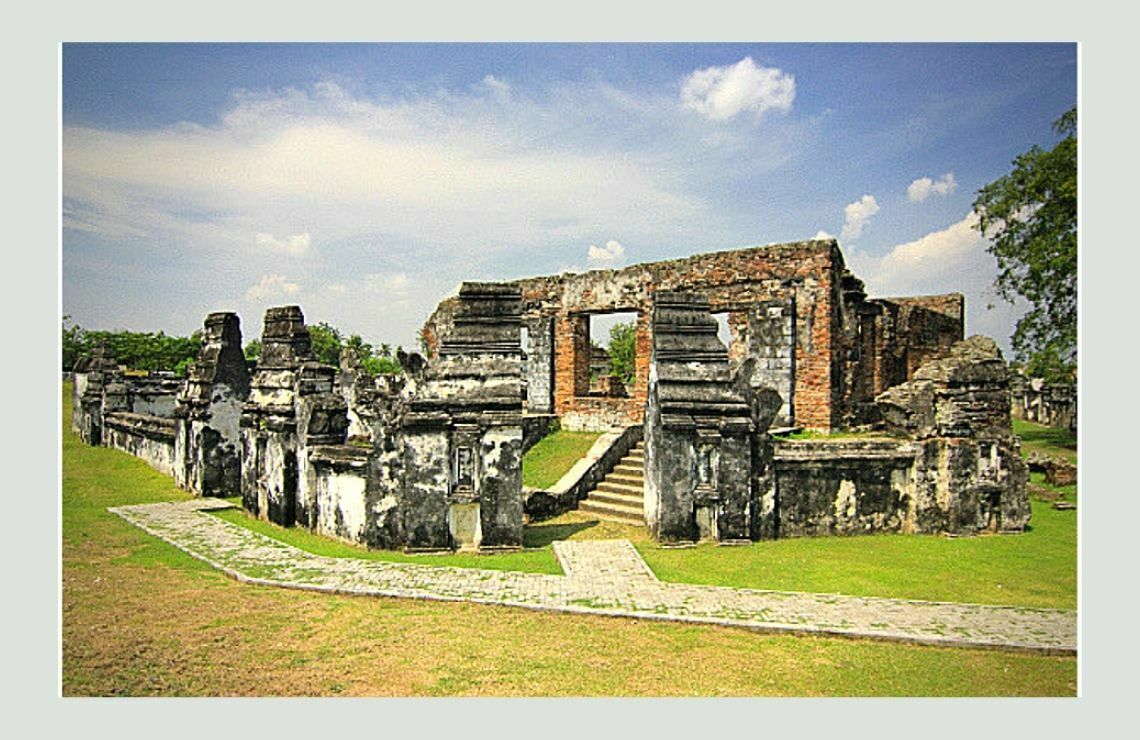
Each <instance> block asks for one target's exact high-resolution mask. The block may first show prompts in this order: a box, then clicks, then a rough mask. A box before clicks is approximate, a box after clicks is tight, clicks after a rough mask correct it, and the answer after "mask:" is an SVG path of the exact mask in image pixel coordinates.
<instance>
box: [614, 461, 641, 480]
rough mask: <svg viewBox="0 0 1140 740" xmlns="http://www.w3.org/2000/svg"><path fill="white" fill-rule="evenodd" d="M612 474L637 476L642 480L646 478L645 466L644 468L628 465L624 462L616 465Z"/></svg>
mask: <svg viewBox="0 0 1140 740" xmlns="http://www.w3.org/2000/svg"><path fill="white" fill-rule="evenodd" d="M612 472H614V473H617V474H618V475H636V476H640V477H642V478H644V477H645V467H644V466H642V465H626V464H625V463H624V462H620V463H618V464H617V465H615V466H614V469H613V471H612Z"/></svg>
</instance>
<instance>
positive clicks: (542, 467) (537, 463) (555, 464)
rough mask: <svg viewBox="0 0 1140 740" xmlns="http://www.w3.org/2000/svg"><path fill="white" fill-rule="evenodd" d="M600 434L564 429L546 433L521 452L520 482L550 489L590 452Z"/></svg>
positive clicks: (531, 486) (532, 486) (529, 486)
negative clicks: (522, 453)
mask: <svg viewBox="0 0 1140 740" xmlns="http://www.w3.org/2000/svg"><path fill="white" fill-rule="evenodd" d="M600 436H602V435H601V433H600V432H568V431H565V430H559V431H557V432H554V433H552V434H548V435H546V436H545V437H543V438H542V439H540V440H539V441H538V443H537V444H535V446H534V447H531V448H530V449H529V450H527V452H526V454H525V455H523V464H522V478H523V485H524V486H527V487H528V488H550V487H551V486H553V485H554V484H555V483H557V482H558V480H559V479H560V478H561V477H562V476H563V475H565V474H566V472H567V471H569V470H570V468H572V467H573V466H574V463H576V462H578V461H579V460H581V459H582V458H583V457H584V456H585V455H586V453H587V452H589V451H590V448H591V447H592V446H593V445H594V442H595V441H597V439H598V437H600Z"/></svg>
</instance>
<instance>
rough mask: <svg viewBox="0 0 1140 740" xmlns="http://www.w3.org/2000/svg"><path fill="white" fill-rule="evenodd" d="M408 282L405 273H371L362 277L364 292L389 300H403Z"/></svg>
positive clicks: (406, 292)
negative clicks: (385, 297) (388, 298)
mask: <svg viewBox="0 0 1140 740" xmlns="http://www.w3.org/2000/svg"><path fill="white" fill-rule="evenodd" d="M408 287H409V280H408V276H407V274H405V273H402V272H398V273H383V272H372V273H369V274H367V275H365V276H364V290H366V291H368V292H369V293H375V294H379V295H383V296H388V297H390V298H403V297H405V296H406V295H407V294H408Z"/></svg>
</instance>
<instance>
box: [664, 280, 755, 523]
mask: <svg viewBox="0 0 1140 740" xmlns="http://www.w3.org/2000/svg"><path fill="white" fill-rule="evenodd" d="M718 328H719V327H718V324H717V321H716V319H715V318H713V316H712V315H711V314H710V313H709V304H708V301H707V300H706V299H705V298H704V297H702V296H699V295H696V294H690V293H677V292H669V291H658V292H657V294H656V295H655V302H654V308H653V313H652V333H653V349H652V354H651V357H650V363H651V364H650V373H649V404H648V407H647V410H646V416H645V512H646V522H647V524H648V525H649V529H650V532H651V533H652V534H653V536H654V537H656V538H657V539H660V540H663V541H666V542H673V541H692V540H697V539H716V540H722V541H723V540H740V539H749V538H750V536H751V533H752V530H753V528H754V527H753V523H752V521H751V514H752V507H751V501H752V492H751V481H752V439H751V437H752V434H753V432H754V430H755V424H754V421H753V414H752V407H751V404H750V401H749V399H748V397H747V395H746V393H745V389H747V387H748V386H747V383H745V382H742V381H740V380H739V378H737V377H734V376H733V374H732V373H731V371H730V369H729V364H728V350H727V348H726V347H725V346H724V345H723V344H722V343H721V342H720V340H719V339H718V338H717V331H718Z"/></svg>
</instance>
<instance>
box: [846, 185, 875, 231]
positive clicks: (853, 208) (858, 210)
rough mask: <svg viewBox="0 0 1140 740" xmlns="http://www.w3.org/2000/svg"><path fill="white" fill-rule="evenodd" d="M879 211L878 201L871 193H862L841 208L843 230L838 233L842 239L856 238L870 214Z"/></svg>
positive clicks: (872, 214)
mask: <svg viewBox="0 0 1140 740" xmlns="http://www.w3.org/2000/svg"><path fill="white" fill-rule="evenodd" d="M878 212H879V203H878V201H876V200H875V196H873V195H864V196H863V197H862V198H860V199H859V200H857V201H855V202H854V203H848V204H847V206H846V207H845V208H844V209H843V231H841V232H840V233H839V236H840V238H842V239H858V238H859V237H860V236H861V235H862V234H863V227H864V226H866V225H867V221H868V220H870V218H871V216H874V215H875V214H876V213H878Z"/></svg>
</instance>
